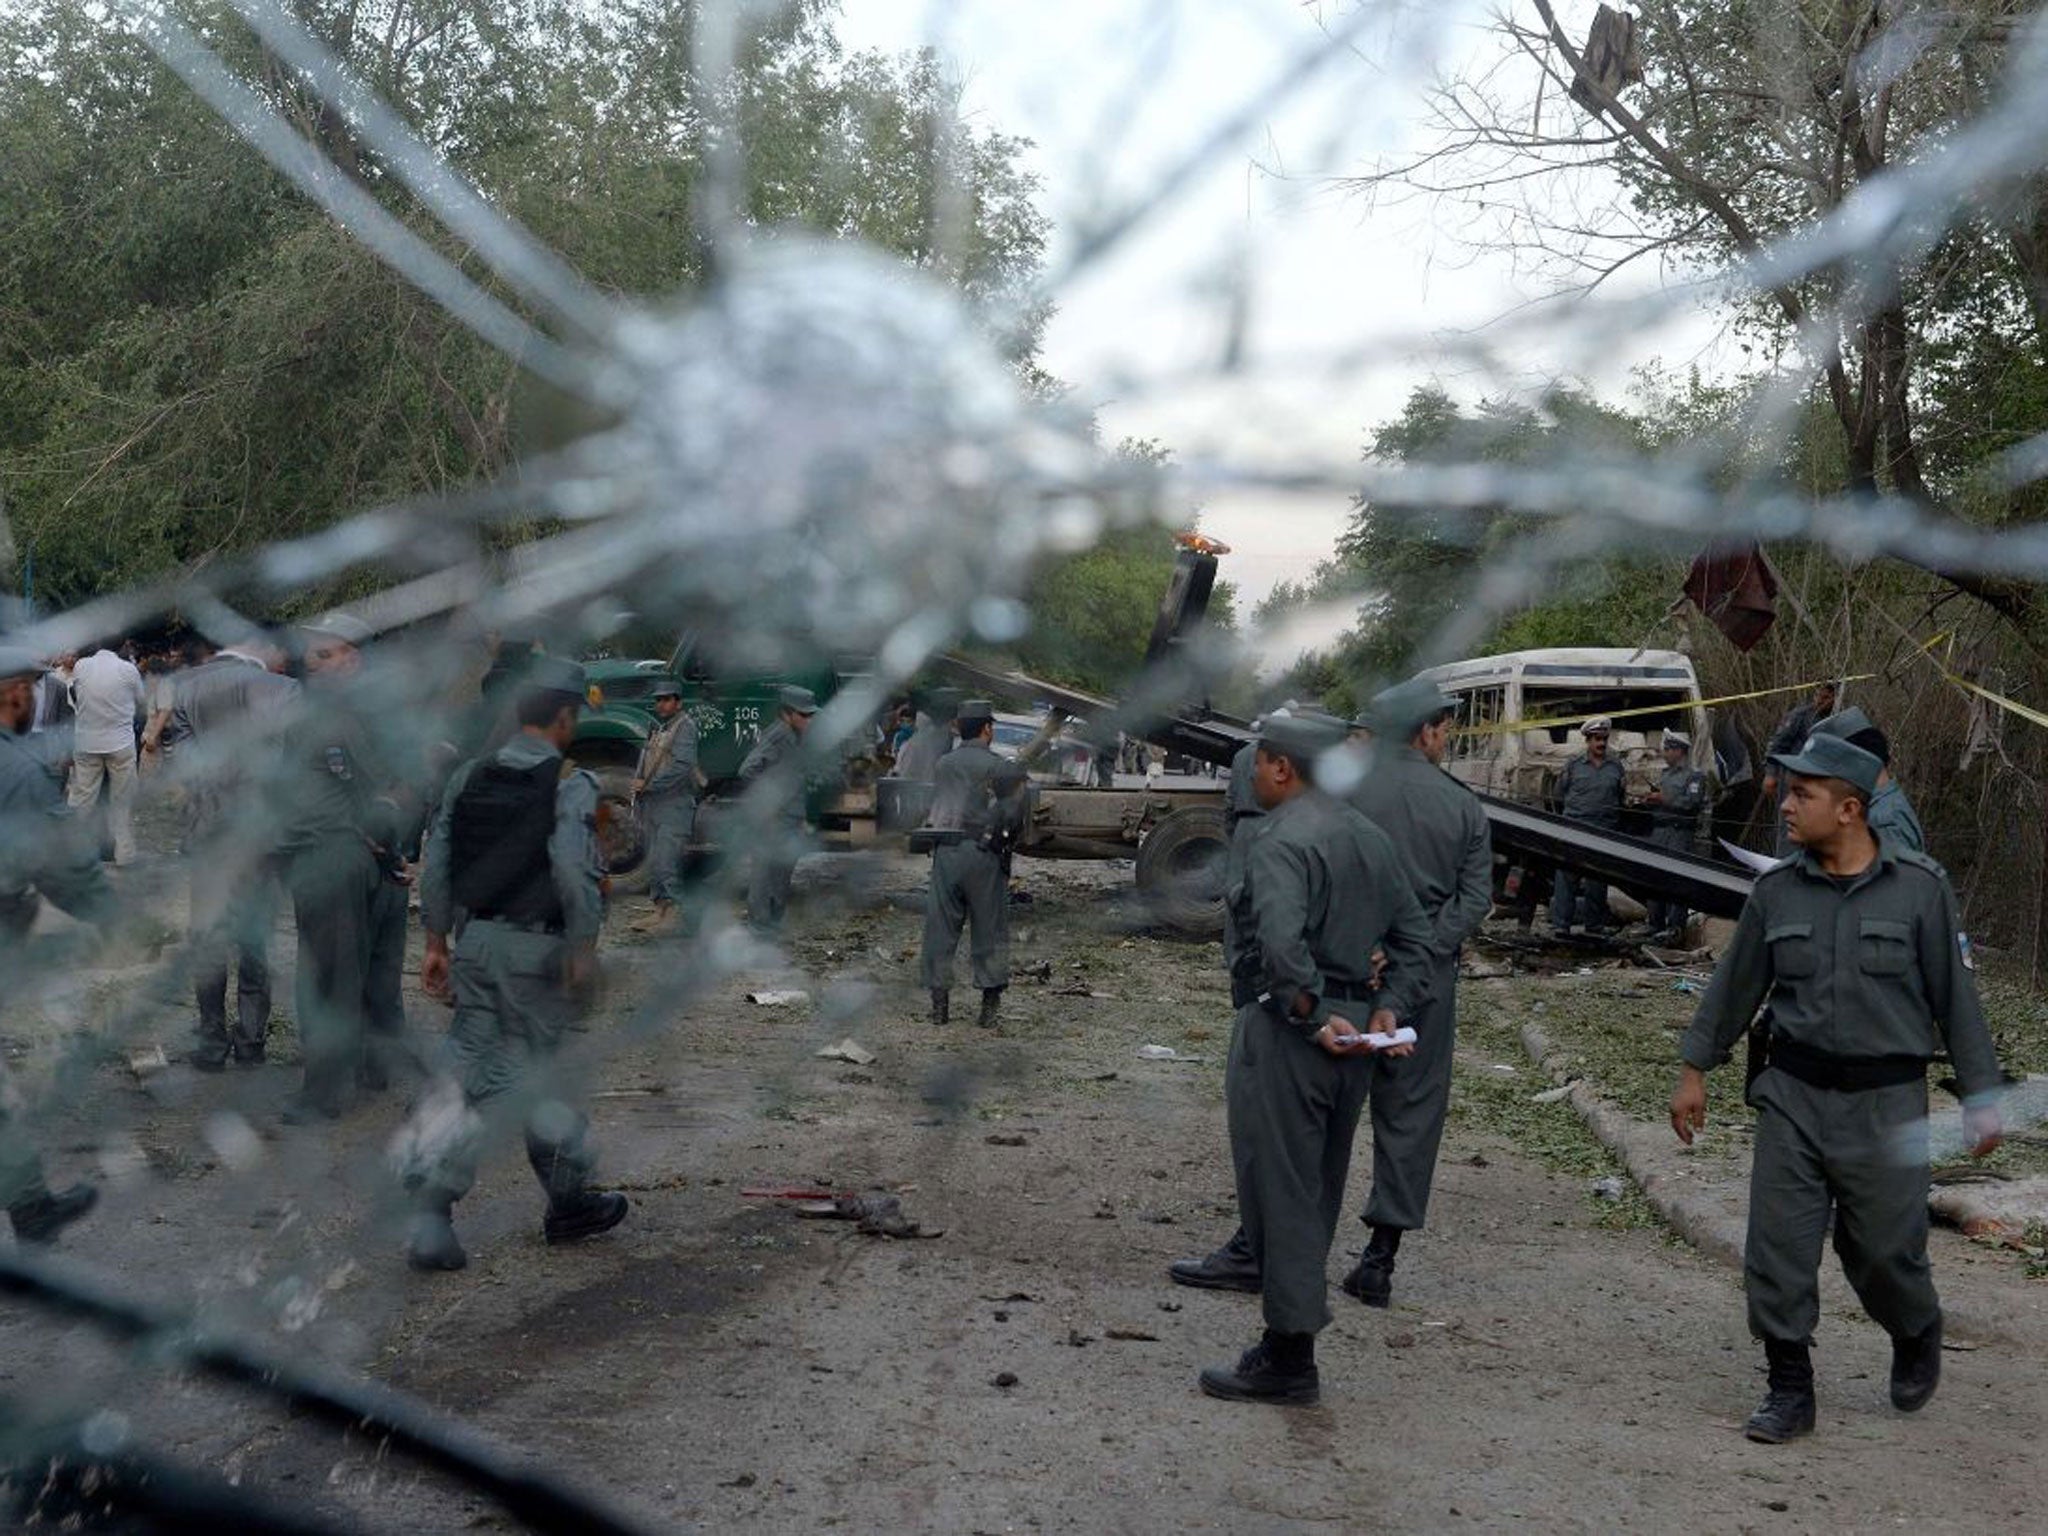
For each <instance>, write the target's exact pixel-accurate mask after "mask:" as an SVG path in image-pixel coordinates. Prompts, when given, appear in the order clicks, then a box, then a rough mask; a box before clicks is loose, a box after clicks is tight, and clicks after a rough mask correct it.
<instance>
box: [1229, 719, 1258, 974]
mask: <svg viewBox="0 0 2048 1536" xmlns="http://www.w3.org/2000/svg"><path fill="white" fill-rule="evenodd" d="M1258 766H1259V744H1258V743H1257V742H1256V741H1248V742H1246V743H1245V744H1244V745H1243V746H1241V747H1239V748H1238V749H1237V752H1236V754H1235V755H1234V756H1232V758H1231V759H1230V782H1229V783H1228V784H1226V785H1224V787H1223V824H1224V827H1225V829H1226V830H1227V831H1228V832H1229V834H1230V841H1229V843H1228V844H1227V845H1226V847H1225V851H1224V855H1223V888H1224V890H1226V891H1228V890H1232V889H1234V888H1235V887H1236V886H1237V885H1238V883H1239V882H1240V881H1242V880H1243V879H1244V859H1245V850H1246V849H1247V848H1248V847H1249V846H1250V839H1251V836H1252V834H1253V833H1254V832H1256V831H1257V830H1258V827H1259V821H1260V818H1261V817H1263V816H1264V815H1265V814H1266V809H1265V807H1264V806H1262V805H1260V804H1259V797H1258V796H1257V795H1256V794H1254V793H1253V792H1252V775H1253V774H1255V773H1256V772H1257V771H1258ZM1237 957H1238V937H1237V917H1236V914H1235V913H1234V912H1233V911H1232V909H1231V904H1230V903H1229V902H1227V901H1226V902H1225V903H1224V904H1223V968H1224V970H1226V971H1230V972H1232V973H1235V971H1236V970H1237Z"/></svg>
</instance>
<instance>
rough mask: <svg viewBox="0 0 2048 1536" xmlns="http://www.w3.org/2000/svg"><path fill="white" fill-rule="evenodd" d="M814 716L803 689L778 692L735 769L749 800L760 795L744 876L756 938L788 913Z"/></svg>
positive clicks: (813, 703) (777, 927)
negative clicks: (762, 801) (761, 814)
mask: <svg viewBox="0 0 2048 1536" xmlns="http://www.w3.org/2000/svg"><path fill="white" fill-rule="evenodd" d="M817 713H818V699H817V696H816V695H815V694H813V693H812V692H811V690H810V689H808V688H797V687H788V688H784V689H783V690H782V694H781V701H780V708H779V709H778V710H777V711H776V720H775V723H774V724H773V725H771V726H770V727H769V728H768V729H767V730H766V731H763V732H762V733H761V739H760V740H759V741H757V742H755V743H754V748H753V750H752V751H751V752H749V753H748V754H747V755H746V759H745V761H743V762H742V763H741V764H740V782H741V783H742V784H743V785H745V786H747V793H748V794H749V795H750V796H751V797H759V796H763V795H766V796H767V797H768V804H767V806H766V815H767V820H766V822H765V824H764V825H763V826H762V828H761V834H760V836H761V844H760V847H759V848H758V850H757V851H756V852H755V854H754V865H753V868H752V869H751V870H750V871H749V872H748V876H747V922H748V923H749V924H750V925H752V927H753V928H754V930H755V931H756V932H758V933H770V934H772V933H779V932H780V931H781V929H782V919H783V917H784V916H785V915H786V914H787V913H788V911H789V887H790V882H791V881H792V880H793V879H794V878H795V876H796V865H797V860H799V859H800V858H802V857H803V853H804V789H805V785H804V774H803V762H802V747H803V740H804V733H805V732H806V731H808V730H809V729H810V728H811V719H812V717H813V716H814V715H816V714H817Z"/></svg>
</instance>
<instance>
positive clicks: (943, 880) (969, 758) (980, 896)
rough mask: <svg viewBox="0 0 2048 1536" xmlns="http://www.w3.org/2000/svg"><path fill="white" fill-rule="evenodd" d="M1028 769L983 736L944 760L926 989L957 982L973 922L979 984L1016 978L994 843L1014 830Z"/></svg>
mask: <svg viewBox="0 0 2048 1536" xmlns="http://www.w3.org/2000/svg"><path fill="white" fill-rule="evenodd" d="M1022 778H1023V770H1022V769H1020V768H1019V767H1018V766H1017V765H1016V764H1015V763H1013V762H1010V761H1008V760H1007V759H1005V758H1001V757H998V756H996V754H995V753H993V752H991V751H990V750H989V749H988V748H987V747H985V746H983V745H982V744H981V743H980V742H978V741H970V742H964V743H962V745H961V746H960V748H959V750H957V751H954V752H948V753H947V754H946V755H945V756H944V757H942V758H940V759H939V768H938V777H937V778H936V780H935V781H934V784H935V787H934V789H933V792H932V809H931V815H930V816H929V817H928V818H927V820H926V823H925V824H926V825H927V826H928V827H932V828H935V829H937V830H938V831H939V833H940V834H941V840H940V841H939V842H938V843H937V844H936V846H934V847H933V849H932V873H931V881H930V883H929V885H928V886H927V887H926V889H925V902H924V952H923V957H922V971H923V979H924V984H925V987H926V988H927V990H930V991H934V992H938V991H944V990H946V989H948V988H950V987H951V986H952V985H953V952H954V951H955V950H956V949H958V948H959V945H960V930H961V928H962V927H963V926H965V925H968V924H970V923H971V924H972V926H973V929H974V937H973V939H972V941H971V943H970V945H969V948H968V955H969V958H970V960H971V963H972V967H973V974H974V984H975V985H976V986H977V987H979V988H981V990H982V991H984V992H990V991H1000V990H1001V989H1002V988H1004V987H1007V986H1008V985H1009V984H1010V903H1009V882H1008V881H1007V880H1006V879H1005V878H1004V874H1003V856H1002V853H1001V851H1000V850H999V849H998V847H997V846H996V842H997V840H998V839H999V838H1000V836H1001V835H1002V833H1003V832H1004V831H1006V830H1014V828H1015V825H1016V820H1015V811H1014V803H1015V793H1016V790H1017V788H1018V786H1019V783H1020V781H1021V780H1022Z"/></svg>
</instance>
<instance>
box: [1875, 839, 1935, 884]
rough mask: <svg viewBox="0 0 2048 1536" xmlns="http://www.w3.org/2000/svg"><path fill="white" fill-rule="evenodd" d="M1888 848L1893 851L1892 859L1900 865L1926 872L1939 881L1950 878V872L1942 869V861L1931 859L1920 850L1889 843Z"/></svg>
mask: <svg viewBox="0 0 2048 1536" xmlns="http://www.w3.org/2000/svg"><path fill="white" fill-rule="evenodd" d="M1886 846H1887V847H1889V848H1890V849H1891V854H1892V857H1893V858H1894V859H1895V860H1897V861H1898V862H1899V863H1900V864H1903V865H1906V866H1907V867H1908V868H1911V869H1918V870H1924V871H1926V872H1927V873H1928V874H1930V875H1933V876H1935V877H1936V878H1937V879H1941V880H1946V879H1947V878H1948V871H1947V870H1946V869H1943V868H1942V867H1941V863H1940V861H1939V860H1936V859H1932V858H1929V857H1928V856H1927V855H1926V854H1925V853H1923V852H1921V851H1920V850H1919V849H1918V848H1907V847H1903V846H1901V845H1900V844H1898V843H1888V844H1887V845H1886Z"/></svg>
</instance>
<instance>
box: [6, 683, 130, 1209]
mask: <svg viewBox="0 0 2048 1536" xmlns="http://www.w3.org/2000/svg"><path fill="white" fill-rule="evenodd" d="M42 676H43V667H42V664H41V663H40V662H38V661H37V660H36V659H35V658H34V657H33V656H31V655H29V654H28V653H27V652H25V651H20V650H15V649H13V648H11V647H7V648H0V975H5V976H7V977H8V978H9V986H10V988H18V987H19V985H20V978H21V975H22V972H23V969H24V967H23V964H22V958H21V955H22V950H23V947H24V946H25V944H26V942H27V939H28V933H29V929H30V928H31V927H32V926H33V925H34V923H35V918H36V905H37V899H38V896H39V895H40V896H41V897H43V898H46V899H48V900H49V901H51V902H53V903H54V904H55V905H57V906H59V907H61V908H62V909H63V910H64V911H66V912H68V913H70V914H71V915H72V916H73V917H76V918H79V919H80V920H82V921H85V922H92V923H101V924H104V923H107V922H109V921H111V920H112V918H113V915H114V893H113V890H112V889H111V887H110V886H109V885H108V883H107V876H106V872H105V871H104V870H102V869H101V868H100V861H99V857H98V851H97V849H96V848H94V847H93V845H92V843H91V841H90V840H89V839H87V838H86V837H85V836H84V834H83V829H82V828H80V827H79V825H78V823H77V821H76V819H75V818H74V817H73V816H72V814H71V811H70V809H69V808H68V807H67V806H66V805H65V803H64V792H63V789H62V788H61V787H60V786H59V784H58V782H57V774H56V770H55V769H54V768H52V767H51V766H50V764H49V763H48V762H47V761H45V760H44V759H43V757H42V756H41V755H40V754H39V753H37V752H36V751H35V750H34V748H33V747H31V746H30V745H29V743H28V733H29V725H30V723H31V721H32V720H33V719H34V716H35V710H36V694H37V683H38V682H39V681H40V679H41V678H42ZM0 1000H4V993H0ZM98 1199H99V1191H98V1190H96V1189H94V1188H93V1187H92V1186H91V1185H90V1184H76V1185H73V1186H72V1187H71V1188H69V1189H64V1190H57V1191H52V1190H51V1188H50V1187H49V1185H48V1184H47V1183H46V1182H45V1181H44V1175H43V1162H42V1159H41V1157H39V1156H38V1155H37V1154H36V1152H35V1149H34V1148H33V1147H32V1146H30V1145H29V1143H28V1140H27V1136H26V1127H25V1126H24V1125H23V1123H22V1116H21V1112H20V1107H19V1105H18V1103H17V1102H16V1094H15V1089H14V1084H13V1083H12V1082H11V1081H10V1079H9V1074H8V1071H7V1066H6V1063H5V1061H4V1060H0V1204H4V1205H5V1206H6V1207H7V1216H8V1220H9V1223H10V1224H11V1225H12V1226H13V1228H14V1235H15V1237H16V1238H17V1239H19V1240H20V1241H22V1242H29V1243H47V1242H51V1241H53V1240H54V1239H55V1238H56V1236H57V1234H58V1233H59V1232H61V1231H63V1229H64V1228H65V1227H68V1226H69V1225H71V1223H72V1222H74V1221H76V1220H78V1219H79V1218H80V1217H81V1216H83V1215H85V1213H86V1212H87V1211H90V1210H91V1209H92V1208H93V1205H94V1203H95V1202H96V1201H97V1200H98Z"/></svg>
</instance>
